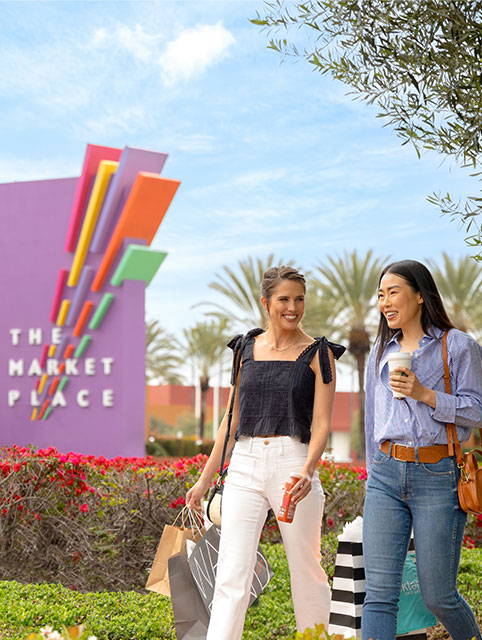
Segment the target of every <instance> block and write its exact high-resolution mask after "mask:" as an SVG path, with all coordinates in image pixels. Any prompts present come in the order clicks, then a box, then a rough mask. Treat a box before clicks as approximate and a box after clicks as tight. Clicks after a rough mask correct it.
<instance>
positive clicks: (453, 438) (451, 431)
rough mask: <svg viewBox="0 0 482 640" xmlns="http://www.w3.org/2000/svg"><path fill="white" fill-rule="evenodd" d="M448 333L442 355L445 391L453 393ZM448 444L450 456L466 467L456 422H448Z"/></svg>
mask: <svg viewBox="0 0 482 640" xmlns="http://www.w3.org/2000/svg"><path fill="white" fill-rule="evenodd" d="M447 335H448V331H445V333H444V334H443V337H442V357H443V361H444V382H445V393H448V394H451V393H452V388H451V385H450V370H449V361H448V355H447ZM447 444H448V447H449V456H453V455H456V456H457V465H458V467H459V468H460V469H462V468H465V462H464V456H463V453H462V448H461V446H460V441H459V438H458V436H457V429H456V428H455V424H453V423H447ZM454 447H455V451H454Z"/></svg>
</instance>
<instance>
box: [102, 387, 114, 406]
mask: <svg viewBox="0 0 482 640" xmlns="http://www.w3.org/2000/svg"><path fill="white" fill-rule="evenodd" d="M102 405H103V406H104V407H113V406H114V390H113V389H104V390H103V391H102Z"/></svg>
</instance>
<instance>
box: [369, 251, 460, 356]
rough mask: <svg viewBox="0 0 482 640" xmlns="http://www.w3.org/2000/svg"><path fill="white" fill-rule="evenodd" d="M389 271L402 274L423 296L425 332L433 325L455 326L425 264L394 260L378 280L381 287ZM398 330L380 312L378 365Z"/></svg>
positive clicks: (422, 322)
mask: <svg viewBox="0 0 482 640" xmlns="http://www.w3.org/2000/svg"><path fill="white" fill-rule="evenodd" d="M387 273H393V274H395V275H397V276H400V277H401V278H403V279H404V280H406V281H407V282H408V284H409V285H410V287H411V288H412V289H413V290H414V291H415V293H420V295H421V296H422V298H423V303H422V316H421V318H420V322H421V324H422V329H423V331H424V332H425V333H427V332H428V330H429V329H430V327H431V326H434V327H438V328H439V329H442V330H443V331H448V330H449V329H453V328H454V325H453V324H452V323H451V322H450V320H449V317H448V315H447V312H446V311H445V308H444V305H443V302H442V298H441V297H440V293H439V292H438V289H437V285H436V284H435V281H434V279H433V277H432V274H431V273H430V271H429V270H428V269H427V267H426V266H425V265H424V264H422V263H421V262H417V261H416V260H400V261H399V262H392V263H391V264H389V265H387V266H386V267H385V268H384V269H383V271H382V273H381V275H380V279H379V281H378V286H379V287H380V283H381V281H382V278H383V276H384V275H385V274H387ZM397 331H398V329H390V327H389V326H388V324H387V320H386V318H385V316H384V315H383V313H380V322H379V325H378V333H377V338H376V342H377V343H378V351H377V365H378V364H379V363H380V360H381V357H382V353H383V350H384V349H385V346H386V344H387V342H388V341H389V340H390V339H391V338H392V336H393V335H394V334H395V333H396V332H397Z"/></svg>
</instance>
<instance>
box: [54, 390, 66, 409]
mask: <svg viewBox="0 0 482 640" xmlns="http://www.w3.org/2000/svg"><path fill="white" fill-rule="evenodd" d="M66 406H67V403H66V401H65V396H64V394H63V393H62V391H60V389H58V390H57V391H56V392H55V393H54V397H53V398H52V408H53V407H66Z"/></svg>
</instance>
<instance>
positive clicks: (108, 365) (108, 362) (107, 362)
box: [100, 358, 114, 376]
mask: <svg viewBox="0 0 482 640" xmlns="http://www.w3.org/2000/svg"><path fill="white" fill-rule="evenodd" d="M100 361H101V362H102V364H103V365H104V373H105V375H106V376H110V374H111V373H112V365H113V364H114V358H101V359H100Z"/></svg>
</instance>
